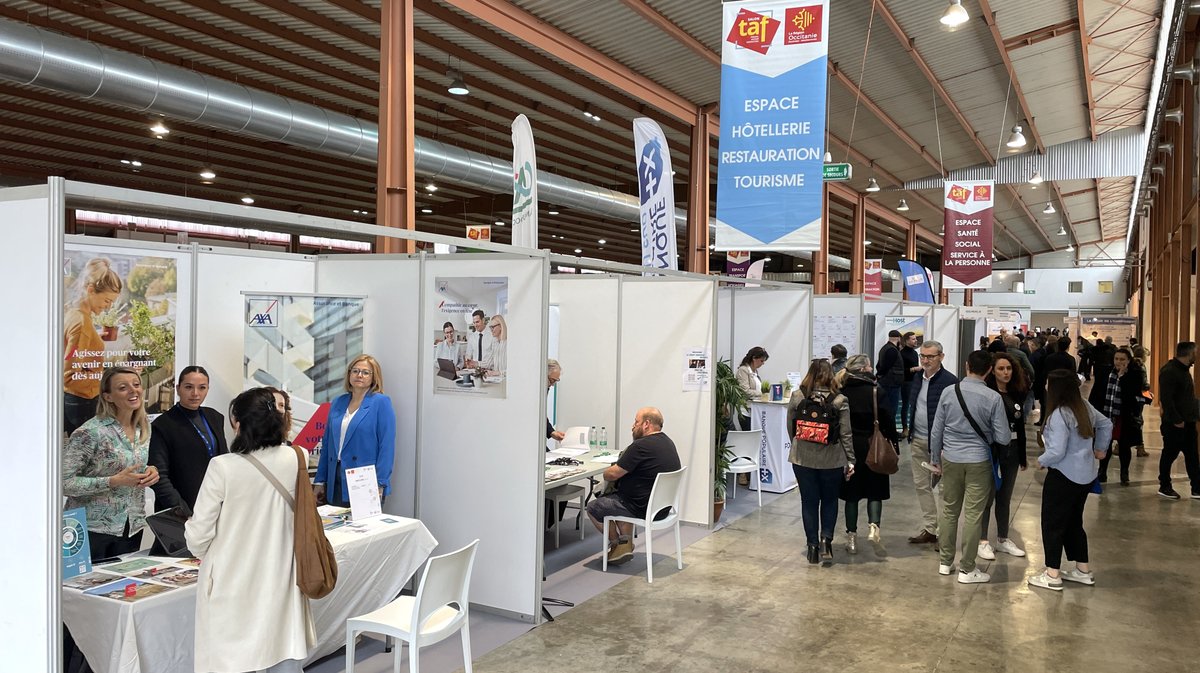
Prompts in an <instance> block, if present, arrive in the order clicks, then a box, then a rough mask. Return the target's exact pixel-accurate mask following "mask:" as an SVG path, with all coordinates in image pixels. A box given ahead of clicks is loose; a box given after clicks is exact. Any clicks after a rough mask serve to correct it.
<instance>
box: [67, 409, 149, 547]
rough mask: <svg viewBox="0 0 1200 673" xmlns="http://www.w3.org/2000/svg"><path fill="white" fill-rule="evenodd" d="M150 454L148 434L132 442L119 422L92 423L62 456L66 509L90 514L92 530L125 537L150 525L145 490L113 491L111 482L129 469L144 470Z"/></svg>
mask: <svg viewBox="0 0 1200 673" xmlns="http://www.w3.org/2000/svg"><path fill="white" fill-rule="evenodd" d="M149 454H150V433H146V436H144V437H138V441H137V443H136V444H133V443H131V442H130V441H129V438H128V437H126V436H125V431H124V430H122V429H121V424H120V423H118V422H117V420H116V419H115V418H93V419H91V420H89V421H88V422H86V423H84V424H83V425H81V426H80V427H79V429H78V430H76V431H75V432H73V433H72V434H71V438H70V439H69V440H67V446H66V450H65V451H64V452H63V493H64V494H65V495H66V496H67V509H73V508H75V507H85V508H87V524H88V530H89V531H93V532H96V533H107V534H108V535H118V536H119V535H122V534H124V532H125V521H126V520H128V521H129V534H130V535H133V534H134V533H136V532H138V531H139V530H141V529H142V528H143V527H144V526H145V525H146V487H145V486H119V487H117V488H112V487H110V486H109V485H108V478H109V477H111V476H112V475H114V474H116V473H118V472H120V471H121V470H123V469H125V468H126V467H129V466H131V465H132V466H134V467H136V468H139V469H142V468H144V467H145V465H146V461H147V459H148V458H149Z"/></svg>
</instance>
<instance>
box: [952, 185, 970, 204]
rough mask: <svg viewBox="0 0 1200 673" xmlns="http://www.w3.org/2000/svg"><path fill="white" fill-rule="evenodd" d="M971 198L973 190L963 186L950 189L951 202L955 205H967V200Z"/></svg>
mask: <svg viewBox="0 0 1200 673" xmlns="http://www.w3.org/2000/svg"><path fill="white" fill-rule="evenodd" d="M969 198H971V190H969V189H967V188H966V187H963V186H961V185H954V186H953V187H951V188H950V200H951V201H953V202H955V203H962V204H965V203H966V202H967V199H969Z"/></svg>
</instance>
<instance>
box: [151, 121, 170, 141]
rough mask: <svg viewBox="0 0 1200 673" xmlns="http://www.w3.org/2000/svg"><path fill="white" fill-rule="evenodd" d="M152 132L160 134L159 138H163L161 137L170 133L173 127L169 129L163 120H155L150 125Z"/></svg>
mask: <svg viewBox="0 0 1200 673" xmlns="http://www.w3.org/2000/svg"><path fill="white" fill-rule="evenodd" d="M150 132H151V133H153V134H154V135H156V136H158V137H159V138H161V137H163V136H165V135H167V134H168V133H170V132H171V129H169V128H167V127H166V126H165V125H163V123H162V122H154V123H153V124H151V125H150Z"/></svg>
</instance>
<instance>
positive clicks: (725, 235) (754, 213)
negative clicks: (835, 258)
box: [715, 0, 829, 251]
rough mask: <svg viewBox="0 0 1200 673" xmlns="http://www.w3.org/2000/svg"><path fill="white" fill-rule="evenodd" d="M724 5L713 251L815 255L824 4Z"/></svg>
mask: <svg viewBox="0 0 1200 673" xmlns="http://www.w3.org/2000/svg"><path fill="white" fill-rule="evenodd" d="M721 7H722V10H723V21H722V28H721V31H722V32H721V35H722V37H723V40H724V41H723V43H722V45H721V141H720V153H719V155H718V162H719V163H718V172H717V221H716V227H715V228H716V235H717V242H716V249H717V250H721V251H725V250H759V251H771V250H774V251H779V250H817V249H820V245H821V232H820V230H821V226H820V224H821V214H822V207H821V199H822V193H823V191H824V190H823V184H824V176H823V166H824V155H825V104H826V83H827V80H828V72H827V70H826V69H827V62H828V44H829V43H828V35H829V0H806V1H805V2H800V3H797V2H791V1H787V2H781V1H779V0H747V1H743V2H725V3H722V5H721Z"/></svg>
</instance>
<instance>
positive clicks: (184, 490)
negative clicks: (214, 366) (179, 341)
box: [150, 365, 229, 514]
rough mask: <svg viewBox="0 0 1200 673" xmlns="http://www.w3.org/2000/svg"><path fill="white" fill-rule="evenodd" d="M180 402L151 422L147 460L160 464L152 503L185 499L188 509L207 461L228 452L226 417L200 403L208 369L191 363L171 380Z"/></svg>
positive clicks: (171, 504)
mask: <svg viewBox="0 0 1200 673" xmlns="http://www.w3.org/2000/svg"><path fill="white" fill-rule="evenodd" d="M175 392H176V393H177V394H178V395H179V402H178V403H176V404H175V406H173V407H171V408H170V409H168V410H167V412H166V413H164V414H162V415H161V416H159V417H158V418H156V419H154V422H153V423H152V424H150V464H151V465H153V466H154V467H157V468H158V474H159V480H158V483H157V484H155V485H154V509H156V510H158V511H162V510H164V509H168V508H170V507H176V506H178V505H183V506H184V507H186V508H187V510H188V513H189V514H190V513H191V511H192V508H193V507H194V506H195V505H196V495H197V494H198V493H200V484H201V483H202V482H203V481H204V473H205V472H207V471H208V461H210V460H212V458H213V457H214V456H219V455H221V454H222V453H229V447H228V446H227V445H226V443H225V417H224V416H222V415H221V413H220V412H219V411H217V410H216V409H210V408H208V407H205V406H201V405H203V404H204V400H205V398H207V397H208V372H207V371H205V370H204V367H200V366H198V365H191V366H189V367H184V368H183V370H182V371H181V372H180V373H179V381H178V383H177V384H176V386H175Z"/></svg>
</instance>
